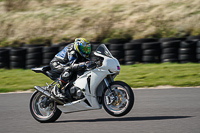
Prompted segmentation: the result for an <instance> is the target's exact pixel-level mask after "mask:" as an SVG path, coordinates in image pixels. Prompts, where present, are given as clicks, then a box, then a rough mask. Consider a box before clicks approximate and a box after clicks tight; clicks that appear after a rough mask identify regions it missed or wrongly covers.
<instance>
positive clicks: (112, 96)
mask: <svg viewBox="0 0 200 133" xmlns="http://www.w3.org/2000/svg"><path fill="white" fill-rule="evenodd" d="M110 79H111V82H113V79H112V78H111V77H110ZM104 82H105V84H106V86H107V88H108V90H109V92H110V95H108V96H105V97H106V103H107V105H110V104H112V103H113V102H114V101H115V100H116V96H115V94H114V93H113V91H112V89H111V88H110V83H109V82H108V80H107V78H104Z"/></svg>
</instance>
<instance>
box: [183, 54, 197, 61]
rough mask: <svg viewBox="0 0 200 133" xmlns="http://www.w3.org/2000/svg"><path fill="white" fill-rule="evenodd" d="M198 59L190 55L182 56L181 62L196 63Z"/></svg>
mask: <svg viewBox="0 0 200 133" xmlns="http://www.w3.org/2000/svg"><path fill="white" fill-rule="evenodd" d="M195 59H196V57H195V55H189V54H180V55H179V60H181V61H195Z"/></svg>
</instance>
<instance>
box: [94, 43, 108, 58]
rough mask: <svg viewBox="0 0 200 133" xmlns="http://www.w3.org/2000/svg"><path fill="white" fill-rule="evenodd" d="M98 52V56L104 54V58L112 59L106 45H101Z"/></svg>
mask: <svg viewBox="0 0 200 133" xmlns="http://www.w3.org/2000/svg"><path fill="white" fill-rule="evenodd" d="M96 52H97V53H98V54H102V55H104V56H108V57H110V58H112V54H111V53H110V51H109V50H108V49H107V48H106V46H105V44H101V45H99V47H98V48H97V50H96Z"/></svg>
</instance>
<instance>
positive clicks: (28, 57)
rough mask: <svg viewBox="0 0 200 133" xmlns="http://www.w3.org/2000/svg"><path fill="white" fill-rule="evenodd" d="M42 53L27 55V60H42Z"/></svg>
mask: <svg viewBox="0 0 200 133" xmlns="http://www.w3.org/2000/svg"><path fill="white" fill-rule="evenodd" d="M41 58H42V53H28V54H26V59H41Z"/></svg>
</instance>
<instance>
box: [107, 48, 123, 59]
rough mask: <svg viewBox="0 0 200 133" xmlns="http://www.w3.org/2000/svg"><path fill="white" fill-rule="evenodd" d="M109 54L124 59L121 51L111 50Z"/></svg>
mask: <svg viewBox="0 0 200 133" xmlns="http://www.w3.org/2000/svg"><path fill="white" fill-rule="evenodd" d="M110 52H111V54H112V55H113V56H114V57H115V58H123V57H124V52H123V51H119V50H112V51H110Z"/></svg>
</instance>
